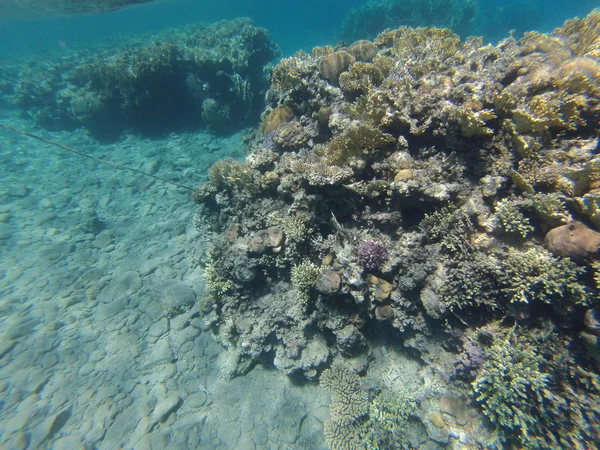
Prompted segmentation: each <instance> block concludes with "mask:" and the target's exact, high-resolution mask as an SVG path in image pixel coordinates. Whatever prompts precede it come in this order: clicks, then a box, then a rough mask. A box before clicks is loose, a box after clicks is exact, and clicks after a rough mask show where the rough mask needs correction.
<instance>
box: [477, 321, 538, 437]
mask: <svg viewBox="0 0 600 450" xmlns="http://www.w3.org/2000/svg"><path fill="white" fill-rule="evenodd" d="M486 357H487V361H486V362H485V363H484V365H483V368H482V369H481V371H480V373H479V375H478V376H477V378H476V379H475V381H474V382H473V390H474V392H475V395H476V399H477V401H478V402H479V403H480V404H481V407H482V410H483V412H484V414H485V415H487V416H488V417H489V418H490V420H491V421H492V423H494V424H495V425H497V426H498V427H500V428H501V429H502V430H504V429H506V430H508V431H509V432H510V433H515V434H517V436H518V437H519V440H520V441H521V442H522V443H525V442H527V439H528V436H529V435H530V434H535V431H537V430H536V423H537V422H538V415H539V414H542V413H543V411H544V409H545V407H544V405H545V403H546V401H547V400H546V396H547V395H548V394H547V393H549V391H548V388H549V383H548V377H549V376H548V374H547V373H544V372H542V370H541V367H540V365H541V357H540V355H539V354H537V353H536V351H535V349H534V348H533V347H532V346H530V345H525V344H522V343H520V342H519V341H518V340H517V339H516V338H515V337H514V336H513V333H512V332H510V333H509V334H508V336H506V337H505V338H502V339H500V338H498V339H497V341H496V342H495V343H494V344H493V345H492V346H491V347H490V348H489V349H487V351H486Z"/></svg>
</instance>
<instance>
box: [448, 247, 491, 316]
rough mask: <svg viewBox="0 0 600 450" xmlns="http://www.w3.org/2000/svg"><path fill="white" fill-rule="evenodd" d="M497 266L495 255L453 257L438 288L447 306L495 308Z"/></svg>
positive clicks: (476, 254)
mask: <svg viewBox="0 0 600 450" xmlns="http://www.w3.org/2000/svg"><path fill="white" fill-rule="evenodd" d="M496 266H497V261H496V260H495V259H494V258H492V257H490V256H487V255H485V254H483V253H479V252H474V253H473V254H469V255H468V256H467V257H465V258H458V259H456V260H454V261H453V262H452V263H451V265H450V266H449V267H448V269H447V277H446V279H445V281H444V284H443V285H442V287H441V288H440V291H439V294H440V296H441V299H442V301H443V302H444V303H445V304H446V305H447V307H448V309H449V310H450V311H453V310H456V309H466V308H470V307H474V306H486V307H488V308H490V309H495V308H496V306H497V305H496V300H495V295H496V293H497V286H496V283H495V275H496Z"/></svg>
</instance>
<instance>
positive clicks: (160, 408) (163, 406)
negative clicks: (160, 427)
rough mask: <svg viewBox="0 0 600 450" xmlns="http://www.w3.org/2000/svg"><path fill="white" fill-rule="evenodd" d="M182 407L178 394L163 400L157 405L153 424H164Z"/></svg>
mask: <svg viewBox="0 0 600 450" xmlns="http://www.w3.org/2000/svg"><path fill="white" fill-rule="evenodd" d="M180 405H181V397H179V395H177V394H172V395H170V396H168V397H167V398H164V399H162V400H161V401H159V402H158V403H157V404H156V407H155V408H154V411H153V412H152V423H157V422H162V421H163V420H165V419H166V418H167V416H168V415H169V414H171V413H172V412H173V411H174V410H175V409H177V408H178V407H179V406H180Z"/></svg>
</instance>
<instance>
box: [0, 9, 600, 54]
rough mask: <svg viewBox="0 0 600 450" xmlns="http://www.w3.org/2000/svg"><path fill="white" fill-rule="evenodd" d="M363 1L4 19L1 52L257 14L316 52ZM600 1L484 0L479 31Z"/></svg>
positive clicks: (543, 25)
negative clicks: (496, 19) (497, 18)
mask: <svg viewBox="0 0 600 450" xmlns="http://www.w3.org/2000/svg"><path fill="white" fill-rule="evenodd" d="M362 3H363V2H361V1H359V0H350V1H338V2H336V1H323V0H307V1H303V2H287V1H277V0H267V1H260V2H258V1H251V0H248V1H241V2H236V1H227V2H210V1H205V0H163V1H158V2H156V3H154V4H147V5H143V6H141V7H135V8H132V9H126V10H121V11H117V12H113V13H110V14H101V15H95V16H77V17H67V18H58V19H57V18H53V19H45V20H34V21H19V22H15V21H12V22H8V23H7V22H4V23H0V56H6V55H14V54H19V53H21V54H27V53H29V52H37V51H41V50H57V49H59V48H60V43H61V42H64V43H66V44H67V45H82V46H85V45H87V44H89V43H94V42H96V41H97V40H98V39H102V38H104V37H107V36H111V35H113V34H115V33H145V32H150V31H156V30H159V29H162V28H165V27H171V26H176V25H181V24H187V23H193V22H196V21H207V22H214V21H217V20H222V19H232V18H235V17H251V18H252V19H254V20H255V22H256V23H257V24H258V25H259V26H263V27H266V28H267V29H268V30H269V31H270V32H271V35H272V37H273V39H274V40H275V41H276V42H277V43H278V44H279V45H280V46H281V48H282V50H283V53H284V54H285V55H291V54H293V53H295V52H296V51H297V50H298V49H300V48H302V49H305V50H310V49H311V48H312V47H313V46H315V45H323V44H324V43H325V42H328V43H335V42H336V38H337V35H338V34H339V28H340V26H341V24H342V21H343V18H344V17H345V16H346V14H348V12H349V11H350V10H351V9H352V8H353V7H356V6H360V5H361V4H362ZM598 6H600V4H599V3H598V2H597V1H595V0H581V1H577V2H574V1H570V0H531V1H525V2H523V1H516V0H510V1H490V0H478V7H479V9H480V17H479V21H480V22H481V23H485V25H484V26H483V27H478V26H477V24H473V25H474V27H473V29H474V31H475V32H478V33H481V34H483V35H484V38H485V39H486V40H488V41H497V40H498V39H501V38H502V37H504V36H506V34H507V32H508V31H509V30H512V29H516V30H517V31H519V32H523V31H528V30H536V31H541V32H547V31H550V30H551V29H552V28H554V27H556V26H558V25H560V24H561V23H562V22H563V21H564V20H565V19H568V18H571V17H574V16H577V15H585V14H587V13H588V12H589V11H591V10H592V9H593V8H594V7H598ZM493 14H499V15H500V17H502V19H503V20H504V21H503V22H493V23H489V21H487V20H486V17H490V16H491V15H493Z"/></svg>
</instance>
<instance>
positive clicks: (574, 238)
mask: <svg viewBox="0 0 600 450" xmlns="http://www.w3.org/2000/svg"><path fill="white" fill-rule="evenodd" d="M545 243H546V248H547V249H548V250H550V251H551V252H552V253H554V254H555V255H557V256H568V257H570V258H573V259H576V260H585V259H590V258H593V257H595V256H597V255H598V250H599V249H600V233H598V232H597V231H594V230H592V229H591V228H588V227H587V226H585V225H584V224H583V223H581V222H578V221H574V222H572V223H570V224H568V225H563V226H560V227H557V228H553V229H552V230H550V231H549V232H548V233H547V234H546V238H545Z"/></svg>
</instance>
